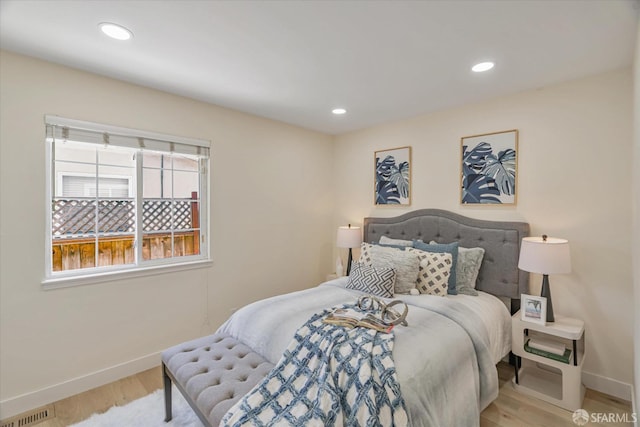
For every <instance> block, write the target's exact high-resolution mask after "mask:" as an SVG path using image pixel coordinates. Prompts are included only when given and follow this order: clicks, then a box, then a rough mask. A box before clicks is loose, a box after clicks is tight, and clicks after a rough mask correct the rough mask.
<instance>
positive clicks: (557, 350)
mask: <svg viewBox="0 0 640 427" xmlns="http://www.w3.org/2000/svg"><path fill="white" fill-rule="evenodd" d="M529 347H533V348H537V349H538V350H543V351H548V352H549V353H553V354H557V355H558V356H562V355H564V351H565V347H564V344H563V343H561V342H558V341H554V340H548V339H544V338H539V337H536V338H531V339H530V340H529Z"/></svg>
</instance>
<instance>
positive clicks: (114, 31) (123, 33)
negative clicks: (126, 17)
mask: <svg viewBox="0 0 640 427" xmlns="http://www.w3.org/2000/svg"><path fill="white" fill-rule="evenodd" d="M98 27H100V30H101V31H102V32H103V33H105V34H106V35H108V36H109V37H111V38H112V39H116V40H129V39H130V38H131V37H133V33H132V32H131V31H129V30H128V29H126V28H125V27H123V26H122V25H118V24H113V23H111V22H103V23H101V24H100V25H98Z"/></svg>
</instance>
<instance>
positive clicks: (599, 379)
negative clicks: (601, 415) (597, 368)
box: [582, 371, 633, 401]
mask: <svg viewBox="0 0 640 427" xmlns="http://www.w3.org/2000/svg"><path fill="white" fill-rule="evenodd" d="M582 383H583V384H584V385H585V387H587V388H590V389H592V390H595V391H599V392H601V393H605V394H608V395H609V396H613V397H617V398H618V399H623V400H629V401H631V400H632V399H633V386H632V385H631V384H627V383H623V382H622V381H618V380H614V379H613V378H608V377H603V376H602V375H597V374H592V373H591V372H584V371H582Z"/></svg>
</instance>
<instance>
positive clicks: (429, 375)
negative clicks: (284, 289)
mask: <svg viewBox="0 0 640 427" xmlns="http://www.w3.org/2000/svg"><path fill="white" fill-rule="evenodd" d="M528 233H529V226H528V224H526V223H522V222H504V221H500V222H497V221H486V220H478V219H472V218H467V217H465V216H462V215H458V214H455V213H452V212H448V211H443V210H438V209H422V210H416V211H413V212H409V213H406V214H404V215H401V216H398V217H393V218H365V220H364V227H363V240H364V242H368V243H379V242H380V238H381V237H382V236H385V237H384V238H385V239H394V240H404V241H412V240H414V239H416V240H418V239H419V240H421V241H423V242H437V243H451V242H458V243H459V245H460V246H462V247H466V248H478V247H480V248H483V249H484V257H483V260H482V264H481V266H480V269H479V272H478V273H477V274H478V275H477V280H476V281H475V283H476V286H475V289H476V290H477V295H475V296H471V295H461V294H460V295H447V296H446V297H440V296H433V295H422V294H421V295H410V294H396V295H394V298H395V299H400V300H402V301H403V302H405V303H406V304H407V306H408V307H409V311H408V316H407V321H408V326H406V327H405V326H398V327H396V328H395V329H394V332H393V333H394V342H395V343H394V347H393V352H392V353H393V360H394V362H395V375H396V376H397V381H398V382H399V386H400V389H401V390H402V397H403V399H404V408H405V409H406V413H407V416H408V425H411V426H416V427H418V426H434V425H459V426H476V425H479V414H480V412H481V411H482V410H483V409H484V408H486V407H487V406H488V405H489V404H490V403H491V402H492V401H493V400H494V399H495V398H496V397H497V395H498V378H497V371H496V368H495V365H496V363H497V362H498V361H499V360H500V359H502V358H503V357H504V356H505V355H507V354H508V353H509V351H510V346H511V323H510V321H511V318H510V312H511V313H513V312H515V311H517V310H518V309H519V298H520V294H521V293H528V276H527V275H526V274H525V273H523V272H521V271H519V270H518V268H517V264H518V256H519V248H520V242H521V240H522V238H523V237H525V236H527V235H528ZM348 281H349V279H348V278H346V277H342V278H338V279H335V280H331V281H328V282H325V283H323V284H321V285H319V286H317V287H314V288H311V289H307V290H303V291H298V292H293V293H289V294H285V295H280V296H276V297H272V298H268V299H265V300H262V301H258V302H255V303H252V304H250V305H248V306H246V307H244V308H242V309H240V310H238V311H237V312H236V313H234V315H232V316H231V318H229V319H228V320H227V321H226V322H225V323H224V324H223V325H222V326H221V327H220V329H219V330H218V331H217V333H216V334H214V336H212V337H205V339H201V340H200V341H198V342H190V343H186V344H183V345H181V346H176V347H175V348H173V349H170V350H168V351H167V352H165V353H163V372H165V392H166V391H167V387H166V385H167V384H169V386H170V383H171V382H174V383H176V385H177V386H178V389H179V390H180V391H181V392H182V393H183V394H185V396H186V397H187V401H189V403H190V404H191V405H192V407H194V410H196V413H198V415H199V416H200V419H201V420H202V421H203V423H204V424H205V425H218V423H219V422H220V420H221V419H222V417H223V416H224V414H225V413H226V411H227V410H228V409H229V408H231V407H233V408H237V407H238V406H240V403H241V402H239V400H241V399H242V397H243V395H245V394H246V393H247V389H249V388H253V386H255V385H256V384H258V383H259V382H260V379H261V378H262V377H263V376H265V375H267V374H266V372H267V371H269V370H270V369H271V368H272V367H273V366H274V365H276V364H277V363H279V360H281V357H282V355H283V352H285V350H287V351H289V349H288V346H289V345H290V343H291V341H292V337H294V335H297V333H296V331H297V330H298V328H300V326H301V325H303V324H305V322H306V321H307V320H308V319H309V318H310V317H312V316H314V314H317V313H319V312H321V311H323V310H326V309H328V308H331V307H336V306H340V305H341V304H347V303H353V302H354V301H356V300H357V299H358V297H359V296H361V295H362V292H360V291H358V290H354V289H348V287H347V284H348ZM207 338H208V339H207ZM211 340H213V341H211ZM215 340H218V341H215ZM216 343H218V344H216ZM219 343H230V344H225V346H223V345H222V344H219ZM205 346H206V349H207V351H206V354H207V355H209V354H211V352H212V350H213V353H216V351H221V352H222V353H217V354H216V355H214V356H213V358H212V359H211V360H213V361H212V362H210V361H209V358H208V357H209V356H206V357H204V356H203V355H205V352H204V350H203V348H205ZM223 347H224V348H223ZM232 349H233V350H232ZM236 349H241V350H236ZM225 350H226V351H227V352H228V351H237V354H236V355H235V356H233V355H229V354H227V353H225V352H224V351H225ZM285 353H286V352H285ZM194 355H196V356H197V355H200V356H197V357H195V358H194V357H193V356H194ZM201 356H202V357H201ZM240 356H241V357H240ZM234 357H235V359H234ZM203 360H206V363H213V365H211V364H209V365H207V366H206V367H205V369H204V370H202V366H201V365H202V363H205V362H203ZM216 360H217V361H218V362H216ZM225 360H227V362H225V363H226V365H225V366H224V367H223V366H222V365H219V364H218V365H216V364H215V363H222V362H220V361H225ZM233 360H235V361H236V362H238V365H241V364H242V363H244V362H242V363H241V362H240V360H243V361H247V360H251V363H250V364H249V365H246V366H245V365H243V366H240V367H239V368H238V372H239V374H238V375H237V376H236V377H234V378H239V379H240V380H242V381H239V382H238V384H239V385H240V384H241V387H240V388H239V389H234V387H233V386H229V384H231V383H233V381H235V380H233V381H232V380H231V377H230V376H229V375H230V374H229V373H230V372H233V371H234V370H235V362H233ZM185 372H186V373H187V374H185ZM221 372H222V374H221ZM225 375H226V377H225ZM194 378H196V379H195V380H194ZM205 378H208V380H205ZM225 378H226V380H225ZM198 383H200V386H199V387H198V386H196V385H194V384H198ZM207 383H210V384H213V385H215V386H217V387H221V386H222V385H224V384H227V385H226V387H227V389H226V391H225V392H224V393H220V392H217V393H214V392H212V391H211V388H210V387H204V388H203V387H202V385H203V384H205V385H206V384H207ZM229 387H230V389H229ZM229 390H230V391H229ZM254 390H255V389H254ZM246 396H249V394H247V395H246ZM246 396H245V397H246ZM216 399H217V400H219V401H221V402H222V401H223V402H222V403H220V404H218V403H217V402H213V403H215V404H212V400H216ZM244 400H246V398H245V399H244ZM170 405H171V402H170V395H169V396H168V403H167V408H166V409H167V410H168V413H167V419H170V418H171V416H170V410H171V408H170Z"/></svg>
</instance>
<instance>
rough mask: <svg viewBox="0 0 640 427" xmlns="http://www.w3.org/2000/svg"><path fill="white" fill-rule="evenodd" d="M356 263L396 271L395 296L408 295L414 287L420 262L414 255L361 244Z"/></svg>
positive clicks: (398, 250) (384, 247)
mask: <svg viewBox="0 0 640 427" xmlns="http://www.w3.org/2000/svg"><path fill="white" fill-rule="evenodd" d="M358 262H360V263H362V264H365V265H368V266H373V267H376V268H381V267H386V268H393V269H394V270H395V271H396V284H395V293H397V294H408V293H409V292H410V291H411V289H414V288H415V287H416V280H417V278H418V270H419V266H420V260H419V259H418V255H416V254H415V253H412V252H408V251H403V250H400V249H396V248H390V247H386V246H378V245H372V244H369V243H362V246H361V252H360V259H359V260H358Z"/></svg>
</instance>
